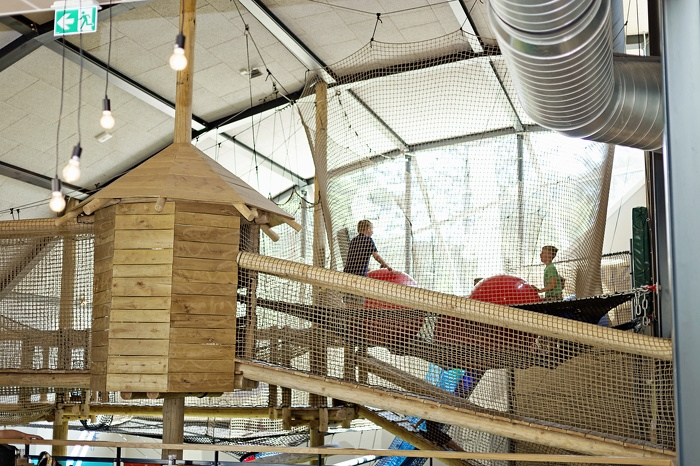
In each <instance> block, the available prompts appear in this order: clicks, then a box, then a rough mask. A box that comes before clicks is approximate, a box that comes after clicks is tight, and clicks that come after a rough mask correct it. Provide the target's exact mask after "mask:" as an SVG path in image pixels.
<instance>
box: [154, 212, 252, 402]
mask: <svg viewBox="0 0 700 466" xmlns="http://www.w3.org/2000/svg"><path fill="white" fill-rule="evenodd" d="M239 242H240V217H239V214H238V212H237V211H236V210H235V209H234V208H233V207H232V206H225V205H217V204H202V203H194V202H184V201H177V203H176V207H175V237H174V245H173V248H174V252H173V284H172V307H171V314H170V351H169V356H170V366H169V369H170V373H169V378H168V391H169V392H223V391H232V390H233V380H234V373H233V372H234V358H235V348H236V292H237V286H236V285H237V282H238V266H237V264H236V256H237V255H238V250H239Z"/></svg>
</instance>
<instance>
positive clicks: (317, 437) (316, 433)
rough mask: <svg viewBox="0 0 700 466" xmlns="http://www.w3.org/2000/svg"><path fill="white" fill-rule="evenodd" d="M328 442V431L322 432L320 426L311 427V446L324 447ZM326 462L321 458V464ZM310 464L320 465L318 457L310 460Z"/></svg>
mask: <svg viewBox="0 0 700 466" xmlns="http://www.w3.org/2000/svg"><path fill="white" fill-rule="evenodd" d="M325 443H326V433H325V432H321V431H320V429H319V427H313V428H309V447H311V448H314V447H322V446H323V445H325ZM324 463H325V459H323V458H322V459H321V464H320V465H319V466H321V465H323V464H324ZM309 464H316V465H318V464H319V462H318V459H314V460H311V461H309Z"/></svg>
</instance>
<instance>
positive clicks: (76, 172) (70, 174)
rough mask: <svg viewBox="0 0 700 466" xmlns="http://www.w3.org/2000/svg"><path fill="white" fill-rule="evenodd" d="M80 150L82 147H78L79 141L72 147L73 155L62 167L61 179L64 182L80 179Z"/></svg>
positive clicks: (81, 150)
mask: <svg viewBox="0 0 700 466" xmlns="http://www.w3.org/2000/svg"><path fill="white" fill-rule="evenodd" d="M82 152H83V148H82V147H80V143H78V145H77V146H75V147H73V155H71V158H70V160H68V163H67V164H66V166H65V167H64V168H63V179H64V180H65V181H66V183H74V182H76V181H78V180H79V179H80V154H81V153H82Z"/></svg>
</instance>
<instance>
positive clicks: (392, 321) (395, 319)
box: [359, 269, 425, 348]
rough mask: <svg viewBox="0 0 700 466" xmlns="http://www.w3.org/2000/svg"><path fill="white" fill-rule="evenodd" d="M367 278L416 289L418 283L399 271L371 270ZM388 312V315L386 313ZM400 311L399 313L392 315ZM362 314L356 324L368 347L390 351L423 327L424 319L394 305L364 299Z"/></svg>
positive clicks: (422, 316)
mask: <svg viewBox="0 0 700 466" xmlns="http://www.w3.org/2000/svg"><path fill="white" fill-rule="evenodd" d="M367 276H368V277H369V278H373V279H375V280H383V281H386V282H393V283H398V284H400V285H407V286H414V287H417V286H418V283H416V281H415V280H414V279H412V278H411V277H410V276H408V275H406V274H405V273H403V272H389V271H388V270H387V269H379V270H373V271H371V272H369V273H368V274H367ZM387 310H389V312H387ZM396 311H403V312H396ZM365 313H366V316H363V317H362V318H361V319H360V321H361V324H360V326H359V329H360V335H362V337H363V338H364V339H365V340H366V341H367V342H368V343H369V344H370V345H371V346H374V345H378V346H386V345H391V346H393V347H394V348H396V347H397V346H399V347H400V346H401V344H402V343H405V342H407V341H409V340H411V339H412V338H414V337H415V335H416V334H417V333H418V331H419V330H420V328H421V327H422V326H423V323H424V319H425V316H424V314H423V313H419V314H416V313H415V312H412V311H408V309H407V308H405V307H402V306H398V305H396V304H390V303H385V302H382V301H377V300H376V299H372V298H366V299H365Z"/></svg>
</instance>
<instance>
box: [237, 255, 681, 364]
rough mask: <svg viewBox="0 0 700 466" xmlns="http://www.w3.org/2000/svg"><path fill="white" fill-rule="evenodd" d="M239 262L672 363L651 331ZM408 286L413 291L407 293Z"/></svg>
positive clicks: (257, 260)
mask: <svg viewBox="0 0 700 466" xmlns="http://www.w3.org/2000/svg"><path fill="white" fill-rule="evenodd" d="M238 265H239V267H243V268H246V269H250V270H254V271H257V272H263V273H267V274H270V275H275V276H278V277H283V278H285V279H288V280H294V281H298V282H301V283H308V284H310V285H315V286H320V287H326V288H330V289H332V290H336V291H342V292H344V293H353V294H361V295H362V296H366V297H368V298H372V299H376V300H378V301H384V302H387V303H392V304H396V305H398V306H402V307H406V308H408V309H417V310H421V311H426V312H433V313H435V314H438V315H445V316H450V317H456V318H458V319H465V320H469V321H473V322H480V323H483V324H490V325H497V326H500V327H507V328H509V329H512V330H518V331H522V332H530V333H533V334H537V335H542V336H547V337H552V338H557V339H565V340H568V341H573V342H577V343H582V344H584V345H593V346H596V347H598V348H604V349H609V350H613V351H620V352H623V353H629V354H637V355H640V356H647V357H650V358H654V359H659V360H662V361H671V360H672V357H673V349H672V345H671V340H670V339H666V338H656V337H650V336H647V335H642V334H636V333H629V332H620V331H619V330H616V329H614V328H609V327H602V326H600V325H593V324H587V323H585V322H579V321H575V320H571V319H565V318H562V317H554V316H548V315H544V314H539V313H536V312H531V311H525V310H522V309H516V308H513V307H508V306H501V305H498V304H491V303H486V302H481V301H473V300H471V299H468V298H462V297H460V296H455V295H449V294H445V293H439V292H437V291H430V290H425V289H419V288H408V287H406V286H405V285H398V284H396V283H390V282H385V281H381V280H374V279H372V278H367V277H361V276H359V275H352V274H347V273H343V272H338V271H335V270H328V269H321V268H319V267H313V266H310V265H305V264H300V263H297V262H292V261H287V260H284V259H277V258H272V257H266V256H261V255H259V254H253V253H249V252H241V253H239V254H238ZM408 290H410V292H408Z"/></svg>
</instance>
